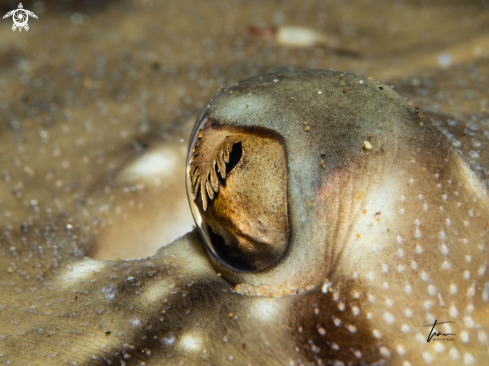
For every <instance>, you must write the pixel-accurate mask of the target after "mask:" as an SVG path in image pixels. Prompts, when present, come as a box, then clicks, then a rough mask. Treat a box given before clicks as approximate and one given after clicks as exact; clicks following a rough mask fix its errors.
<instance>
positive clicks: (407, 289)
mask: <svg viewBox="0 0 489 366" xmlns="http://www.w3.org/2000/svg"><path fill="white" fill-rule="evenodd" d="M404 291H405V292H406V294H408V295H409V294H410V293H411V292H413V288H412V287H411V286H409V285H406V286H405V287H404Z"/></svg>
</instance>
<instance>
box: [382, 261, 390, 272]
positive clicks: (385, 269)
mask: <svg viewBox="0 0 489 366" xmlns="http://www.w3.org/2000/svg"><path fill="white" fill-rule="evenodd" d="M382 272H384V273H387V272H389V266H388V265H387V264H385V263H382Z"/></svg>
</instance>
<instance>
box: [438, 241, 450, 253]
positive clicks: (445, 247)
mask: <svg viewBox="0 0 489 366" xmlns="http://www.w3.org/2000/svg"><path fill="white" fill-rule="evenodd" d="M440 251H441V254H443V255H447V254H448V247H447V246H446V245H445V243H442V245H441V247H440Z"/></svg>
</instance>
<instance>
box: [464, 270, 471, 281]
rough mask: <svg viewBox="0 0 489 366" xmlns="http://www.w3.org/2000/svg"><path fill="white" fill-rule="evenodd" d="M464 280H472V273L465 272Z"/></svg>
mask: <svg viewBox="0 0 489 366" xmlns="http://www.w3.org/2000/svg"><path fill="white" fill-rule="evenodd" d="M463 277H464V279H466V280H468V279H469V278H470V271H468V270H465V271H464V274H463Z"/></svg>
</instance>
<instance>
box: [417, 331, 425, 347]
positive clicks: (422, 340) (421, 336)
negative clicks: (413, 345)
mask: <svg viewBox="0 0 489 366" xmlns="http://www.w3.org/2000/svg"><path fill="white" fill-rule="evenodd" d="M416 340H417V341H418V342H419V343H422V344H425V343H426V337H425V336H424V335H422V334H421V333H419V332H418V333H416Z"/></svg>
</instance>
